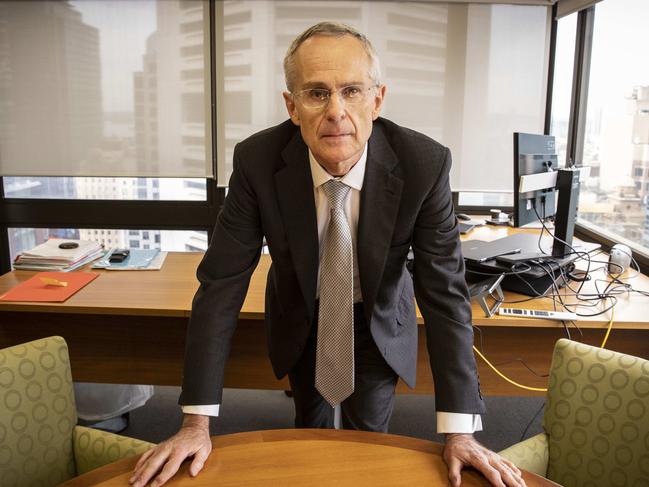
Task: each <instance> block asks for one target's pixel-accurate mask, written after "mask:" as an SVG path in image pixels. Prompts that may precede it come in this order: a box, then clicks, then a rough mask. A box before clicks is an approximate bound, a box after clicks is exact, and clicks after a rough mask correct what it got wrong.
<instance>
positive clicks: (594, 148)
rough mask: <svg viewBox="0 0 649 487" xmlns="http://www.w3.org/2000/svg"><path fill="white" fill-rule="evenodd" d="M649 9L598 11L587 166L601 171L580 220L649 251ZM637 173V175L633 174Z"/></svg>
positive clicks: (615, 6) (625, 2) (633, 3)
mask: <svg viewBox="0 0 649 487" xmlns="http://www.w3.org/2000/svg"><path fill="white" fill-rule="evenodd" d="M648 18H649V2H645V1H641V0H617V1H614V2H613V1H610V0H605V1H603V2H600V3H598V4H597V6H596V7H595V23H594V28H593V48H592V58H591V70H590V81H589V90H588V105H587V118H586V133H585V140H584V151H583V162H584V164H587V165H590V166H592V167H594V168H597V169H598V174H599V176H598V177H591V178H590V180H589V181H588V182H587V184H586V188H585V189H584V190H582V192H581V196H580V206H579V216H580V218H581V219H582V220H583V221H584V222H585V223H586V224H587V225H589V226H592V227H593V228H594V229H596V230H601V231H602V232H605V233H609V234H611V235H613V237H614V238H615V239H616V240H619V239H626V240H628V241H630V242H632V243H634V244H636V245H641V246H643V247H644V249H645V251H647V250H649V249H647V247H649V228H647V226H646V225H647V215H648V212H649V207H648V205H647V203H648V196H649V192H647V185H646V183H647V182H648V181H649V173H648V172H647V171H645V170H644V168H645V167H648V166H649V119H648V118H647V112H646V111H647V110H648V109H649V63H647V62H646V60H647V49H646V45H647V35H646V19H648ZM634 167H635V169H634Z"/></svg>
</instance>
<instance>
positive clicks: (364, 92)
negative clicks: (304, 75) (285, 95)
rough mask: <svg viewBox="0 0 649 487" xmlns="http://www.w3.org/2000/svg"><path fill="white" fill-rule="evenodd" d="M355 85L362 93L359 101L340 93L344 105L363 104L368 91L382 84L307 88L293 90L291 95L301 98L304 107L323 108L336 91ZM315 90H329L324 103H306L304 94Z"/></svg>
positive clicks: (311, 108) (351, 85)
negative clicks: (332, 88)
mask: <svg viewBox="0 0 649 487" xmlns="http://www.w3.org/2000/svg"><path fill="white" fill-rule="evenodd" d="M353 86H355V87H358V88H360V94H359V98H358V101H356V100H354V99H352V100H346V99H345V98H343V97H342V96H340V95H339V98H340V101H341V102H342V103H343V104H344V105H359V104H361V103H362V102H363V101H365V100H366V99H367V93H368V92H369V91H370V90H373V89H375V88H378V87H379V86H380V85H378V84H376V83H375V84H373V85H370V86H368V87H367V88H364V87H363V85H357V84H353V83H352V84H350V85H345V86H341V87H340V88H338V89H335V90H330V89H329V88H307V89H305V90H300V91H297V92H291V96H293V97H294V98H297V99H298V100H300V103H301V104H302V106H303V107H304V108H307V109H310V110H323V109H324V108H326V107H327V106H328V105H329V103H330V102H331V96H332V95H334V94H335V93H340V92H342V91H343V90H345V89H347V88H350V87H353ZM313 90H321V91H326V92H328V93H329V94H328V96H327V99H326V100H325V101H324V102H322V104H318V105H307V104H305V103H304V96H305V95H306V94H307V93H309V92H311V91H313Z"/></svg>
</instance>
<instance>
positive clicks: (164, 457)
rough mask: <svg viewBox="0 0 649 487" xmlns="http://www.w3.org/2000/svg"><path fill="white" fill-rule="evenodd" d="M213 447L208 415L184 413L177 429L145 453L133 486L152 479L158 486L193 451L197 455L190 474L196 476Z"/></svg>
mask: <svg viewBox="0 0 649 487" xmlns="http://www.w3.org/2000/svg"><path fill="white" fill-rule="evenodd" d="M211 451H212V442H211V441H210V418H209V416H201V415H198V414H185V417H184V419H183V425H182V427H181V428H180V431H178V433H176V434H175V435H174V436H172V437H171V438H169V439H168V440H167V441H164V442H162V443H160V444H159V445H157V446H156V447H154V448H151V449H150V450H149V451H148V452H146V453H144V454H143V455H142V457H141V458H140V460H139V461H138V462H137V464H136V465H135V469H134V470H133V475H132V476H131V478H130V479H129V483H130V484H131V485H133V487H144V486H145V485H146V484H147V482H149V480H151V479H153V481H152V482H151V487H158V486H160V485H162V484H164V483H165V482H166V481H167V480H169V479H170V478H171V477H173V475H174V474H175V473H176V472H177V471H178V469H179V468H180V464H181V463H182V462H183V461H184V460H185V459H186V458H188V457H191V456H192V455H193V456H194V459H193V460H192V463H191V465H190V466H189V474H190V475H191V476H192V477H196V475H198V473H199V472H200V471H201V470H202V468H203V465H204V464H205V460H207V457H208V456H209V454H210V452H211ZM158 472H160V473H158ZM156 474H158V475H157V476H156V477H155V478H153V477H154V476H155V475H156Z"/></svg>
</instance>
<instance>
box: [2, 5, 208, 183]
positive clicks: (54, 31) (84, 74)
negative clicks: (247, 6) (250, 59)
mask: <svg viewBox="0 0 649 487" xmlns="http://www.w3.org/2000/svg"><path fill="white" fill-rule="evenodd" d="M208 15H209V13H208V5H207V2H203V1H200V0H182V1H180V0H161V1H154V0H142V1H137V2H114V1H109V0H83V1H80V0H71V1H65V2H64V1H56V2H55V1H29V2H24V1H9V2H7V1H3V2H0V67H1V68H0V175H5V176H124V177H129V176H130V177H186V178H189V177H201V178H205V177H206V176H211V175H212V163H211V153H210V151H211V145H212V141H211V135H210V134H211V129H210V117H209V113H210V112H209V106H210V95H209V94H210V89H209V86H210V85H209V83H210V81H209V73H210V70H209V64H208V63H207V61H206V60H209V42H206V39H209V32H208V27H207V26H208V25H209V23H208Z"/></svg>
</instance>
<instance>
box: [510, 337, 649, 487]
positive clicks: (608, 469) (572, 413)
mask: <svg viewBox="0 0 649 487" xmlns="http://www.w3.org/2000/svg"><path fill="white" fill-rule="evenodd" d="M543 429H544V430H545V432H544V433H541V434H539V435H537V436H534V437H532V438H529V439H528V440H526V441H523V442H521V443H518V444H516V445H514V446H512V447H510V448H507V449H506V450H504V451H502V452H500V454H501V455H503V456H504V457H507V458H509V459H510V460H511V461H512V462H514V463H515V464H516V465H518V466H519V467H521V468H524V469H526V470H529V471H532V472H535V473H537V474H539V475H542V476H544V477H546V478H548V479H550V480H552V481H554V482H557V483H559V484H561V485H563V486H565V487H600V486H601V487H649V361H647V360H643V359H640V358H637V357H633V356H630V355H624V354H621V353H616V352H611V351H610V350H605V349H601V348H596V347H591V346H589V345H584V344H582V343H578V342H573V341H570V340H565V339H562V340H559V341H558V342H557V344H556V346H555V349H554V355H553V357H552V367H551V371H550V379H549V382H548V393H547V402H546V406H545V415H544V418H543Z"/></svg>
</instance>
